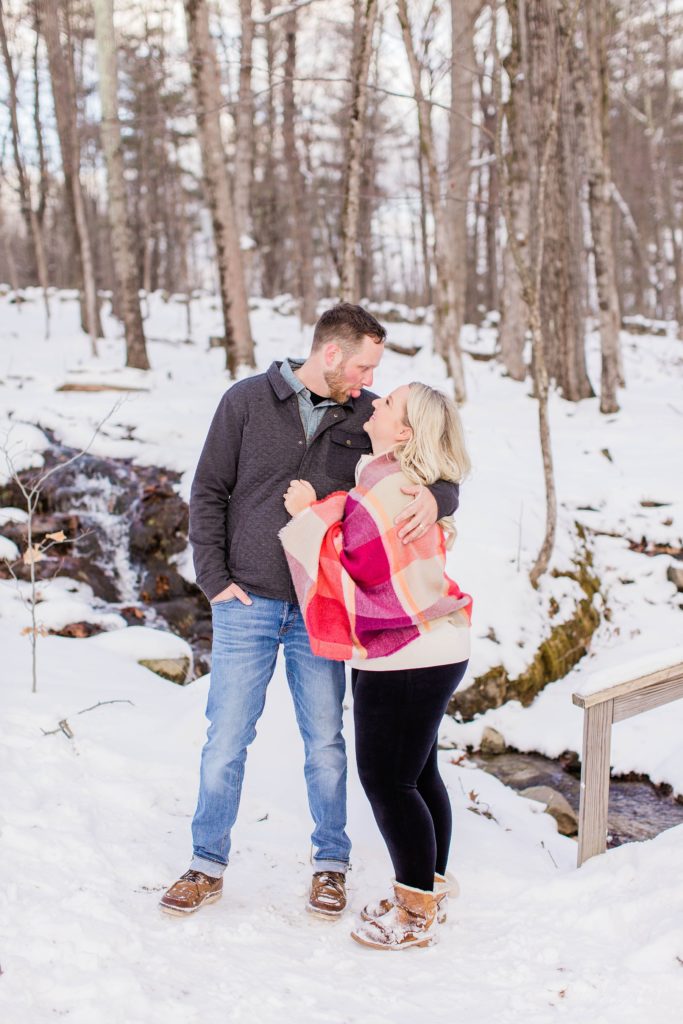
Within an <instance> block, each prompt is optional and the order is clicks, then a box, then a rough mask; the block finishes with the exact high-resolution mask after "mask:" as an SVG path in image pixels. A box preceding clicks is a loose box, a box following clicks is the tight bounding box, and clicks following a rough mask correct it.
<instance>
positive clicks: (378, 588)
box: [279, 454, 472, 661]
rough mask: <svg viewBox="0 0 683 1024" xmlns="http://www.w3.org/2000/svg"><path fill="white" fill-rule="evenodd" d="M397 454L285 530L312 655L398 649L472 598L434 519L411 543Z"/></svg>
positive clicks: (379, 653) (371, 464)
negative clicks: (403, 527)
mask: <svg viewBox="0 0 683 1024" xmlns="http://www.w3.org/2000/svg"><path fill="white" fill-rule="evenodd" d="M408 483H409V481H408V480H407V479H406V477H405V475H404V474H403V472H402V471H401V468H400V465H399V463H398V462H397V460H396V459H395V458H394V456H393V455H392V454H386V455H380V456H377V458H373V459H371V460H369V461H368V463H367V464H366V465H365V466H363V468H362V470H361V472H360V475H359V478H358V483H357V484H356V486H355V487H354V489H353V490H352V491H350V492H349V493H348V494H347V493H346V492H345V491H337V492H335V493H334V494H330V495H329V496H328V497H327V498H324V499H323V500H322V501H317V502H315V503H314V504H313V505H312V506H311V507H310V508H309V509H307V510H306V511H305V512H303V513H302V514H301V515H298V516H296V517H295V518H294V519H292V520H291V521H290V522H289V523H288V524H287V526H285V527H284V529H283V530H281V531H280V534H279V536H280V540H281V541H282V545H283V547H284V549H285V554H286V556H287V561H288V563H289V568H290V571H291V574H292V580H293V582H294V587H295V589H296V593H297V596H298V598H299V603H300V605H301V610H302V613H303V616H304V621H305V623H306V628H307V630H308V634H309V638H310V642H311V648H312V650H313V652H314V654H318V655H321V656H322V657H325V658H332V659H333V660H335V661H346V660H348V659H349V658H351V657H352V655H354V654H355V655H356V656H360V657H361V658H380V657H383V656H385V655H389V654H393V653H394V652H395V651H398V650H400V649H401V648H402V647H405V646H406V644H409V643H410V642H411V641H412V640H415V639H416V638H417V637H418V636H420V634H421V633H423V632H425V631H427V630H429V629H430V623H432V622H433V621H434V620H436V619H440V618H443V617H444V616H447V615H452V614H453V613H456V612H458V613H460V614H461V615H463V616H465V618H466V621H467V623H469V621H470V618H471V612H472V599H471V597H470V596H469V594H463V593H462V592H461V590H460V589H459V587H458V585H457V583H455V582H454V581H453V580H451V579H449V578H448V576H446V574H445V571H444V569H445V564H446V550H445V544H444V536H443V531H442V529H441V527H440V526H439V525H438V524H435V525H434V526H433V527H432V528H431V529H430V530H428V531H427V532H426V533H425V534H424V535H423V536H422V537H420V538H419V540H416V541H413V542H412V543H410V544H403V542H402V541H401V540H399V537H398V529H399V527H397V526H395V525H394V517H395V516H396V515H397V514H398V513H399V512H401V511H402V510H403V509H404V508H405V507H406V505H407V504H408V502H409V501H410V500H411V499H410V497H409V496H407V495H405V494H403V493H402V492H401V487H404V486H406V484H408Z"/></svg>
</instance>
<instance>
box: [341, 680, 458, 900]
mask: <svg viewBox="0 0 683 1024" xmlns="http://www.w3.org/2000/svg"><path fill="white" fill-rule="evenodd" d="M466 668H467V662H466V661H461V662H458V663H457V664H455V665H437V666H435V667H433V668H416V669H404V670H402V671H395V672H367V671H364V670H363V669H360V670H358V669H353V670H352V672H351V685H352V687H353V717H354V723H355V727H356V762H357V764H358V775H359V776H360V781H361V783H362V786H363V789H364V790H365V794H366V796H367V798H368V800H369V801H370V805H371V807H372V811H373V814H374V815H375V820H376V821H377V824H378V826H379V830H380V832H381V833H382V836H383V837H384V841H385V843H386V844H387V847H388V849H389V855H390V856H391V861H392V864H393V866H394V871H395V873H396V881H397V882H401V883H403V884H404V885H411V886H414V887H415V888H416V889H429V890H431V889H432V888H433V886H434V872H435V871H437V872H439V874H443V873H444V872H445V870H446V865H447V863H448V851H449V848H450V845H451V804H450V800H449V799H448V793H447V791H446V787H445V785H444V782H443V779H442V778H441V775H440V774H439V766H438V762H437V741H438V730H439V724H440V722H441V719H442V717H443V715H444V712H445V710H446V707H447V706H448V702H449V700H450V698H451V696H452V694H453V692H454V690H455V689H456V687H457V686H458V684H459V683H460V681H461V680H462V677H463V676H464V674H465V669H466Z"/></svg>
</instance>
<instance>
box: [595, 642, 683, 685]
mask: <svg viewBox="0 0 683 1024" xmlns="http://www.w3.org/2000/svg"><path fill="white" fill-rule="evenodd" d="M610 660H611V661H612V664H611V665H610V667H609V668H607V667H605V668H602V669H600V671H599V672H598V671H596V672H589V673H588V674H587V675H586V676H585V677H584V679H583V680H582V681H581V682H580V683H579V685H578V687H577V689H576V693H579V694H581V696H583V697H588V696H589V695H590V694H593V693H599V692H600V690H606V689H608V688H610V687H612V686H618V685H619V684H620V683H627V682H628V681H629V680H631V679H638V678H639V677H640V676H645V675H649V674H650V673H652V672H659V671H660V670H661V669H665V668H674V667H675V666H676V665H683V644H679V645H678V646H676V647H670V648H668V649H665V650H662V651H652V652H650V653H649V654H645V655H643V656H642V657H640V658H632V659H630V660H629V661H628V663H627V664H624V663H623V661H622V660H621V658H619V656H618V652H615V651H613V652H611V659H610Z"/></svg>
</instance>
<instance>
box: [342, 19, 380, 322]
mask: <svg viewBox="0 0 683 1024" xmlns="http://www.w3.org/2000/svg"><path fill="white" fill-rule="evenodd" d="M376 19H377V0H354V53H353V61H352V64H353V67H352V74H351V109H350V117H349V124H348V140H347V146H346V176H345V188H344V202H343V207H342V229H341V246H342V256H341V271H342V272H341V282H340V288H339V293H340V298H341V301H342V302H357V301H358V215H359V211H360V184H361V176H362V171H363V165H362V157H363V136H364V134H365V120H366V111H367V104H368V74H369V71H370V60H371V58H372V37H373V33H374V29H375V22H376Z"/></svg>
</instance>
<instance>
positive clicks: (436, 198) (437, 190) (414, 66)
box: [397, 0, 467, 402]
mask: <svg viewBox="0 0 683 1024" xmlns="http://www.w3.org/2000/svg"><path fill="white" fill-rule="evenodd" d="M397 2H398V18H399V22H400V25H401V31H402V34H403V42H404V44H405V48H406V54H407V56H408V63H409V65H410V73H411V77H412V80H413V91H414V95H415V100H416V102H417V116H418V125H419V130H420V144H421V147H422V152H423V153H424V158H425V165H426V169H427V175H428V182H429V185H428V187H429V195H430V204H431V209H432V216H433V219H434V263H435V266H436V284H435V288H434V348H435V350H436V351H437V352H438V354H439V355H441V356H442V358H443V359H444V360H445V362H446V365H447V367H448V372H449V374H450V376H451V377H452V379H453V387H454V391H455V398H456V401H458V402H464V401H465V399H466V397H467V391H466V387H465V374H464V370H463V365H462V352H461V350H460V326H461V325H460V324H459V322H458V298H457V294H456V290H455V280H456V271H455V265H454V264H455V260H456V259H457V257H458V254H457V253H455V252H453V251H452V250H451V247H450V241H449V231H448V218H447V213H446V210H445V209H444V203H443V202H442V200H441V182H440V180H439V172H438V168H437V164H436V153H435V150H434V136H433V132H432V121H431V112H430V109H429V104H428V103H427V101H426V99H425V96H424V93H423V90H422V83H421V75H420V72H421V69H420V65H419V62H418V59H417V54H416V52H415V47H414V44H413V37H412V33H411V29H410V22H409V21H408V10H407V4H406V0H397ZM462 256H463V253H460V258H461V259H462Z"/></svg>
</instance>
